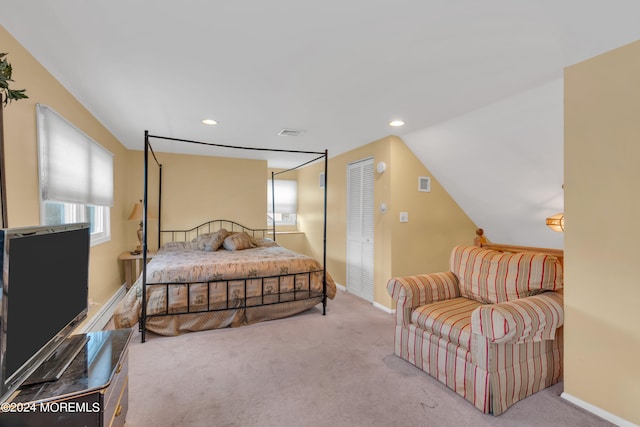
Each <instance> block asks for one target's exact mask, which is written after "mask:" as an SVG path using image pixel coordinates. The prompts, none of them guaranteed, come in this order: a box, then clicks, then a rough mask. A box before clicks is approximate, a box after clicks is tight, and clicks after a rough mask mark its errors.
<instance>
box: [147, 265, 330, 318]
mask: <svg viewBox="0 0 640 427" xmlns="http://www.w3.org/2000/svg"><path fill="white" fill-rule="evenodd" d="M325 274H326V273H325V271H324V270H313V271H307V272H301V273H289V274H282V275H277V276H261V277H257V276H253V277H247V278H238V279H224V280H222V279H221V280H211V281H206V282H190V283H182V282H168V283H147V284H146V285H145V287H146V292H144V294H145V295H146V310H145V316H143V317H141V318H140V323H139V327H140V331H143V330H144V328H145V321H146V319H147V318H151V317H158V316H173V315H180V314H195V313H206V312H217V311H226V310H238V309H246V308H255V307H264V306H271V305H277V304H283V303H291V302H296V301H305V300H317V302H318V303H320V302H322V303H323V314H326V297H327V296H326V277H325Z"/></svg>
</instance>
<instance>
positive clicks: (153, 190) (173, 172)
mask: <svg viewBox="0 0 640 427" xmlns="http://www.w3.org/2000/svg"><path fill="white" fill-rule="evenodd" d="M151 144H153V141H151ZM156 158H157V159H158V162H159V163H160V164H161V165H162V228H163V229H185V228H191V227H195V226H197V225H200V224H202V223H204V222H206V221H210V220H214V219H230V220H233V221H236V222H238V223H240V224H242V225H245V226H248V227H251V228H266V206H267V181H266V179H265V176H266V174H267V162H266V161H265V160H246V159H236V158H227V157H214V156H195V155H187V154H170V153H156ZM129 164H130V169H129V173H128V180H129V182H132V183H137V184H136V185H131V186H129V187H128V188H127V197H128V200H129V202H130V204H131V206H133V203H134V202H135V201H136V200H137V199H141V198H142V197H143V194H144V186H143V178H144V155H143V152H139V151H135V152H130V163H129ZM157 170H158V169H157V167H156V166H155V162H152V160H149V189H148V191H149V212H150V213H151V214H155V215H156V216H157V212H158V210H157V194H158V185H157V183H158V181H157V180H158V172H157ZM148 227H149V230H148V233H149V240H148V242H149V243H148V245H149V249H155V247H156V246H157V238H156V236H157V221H152V220H150V221H149V225H148ZM128 229H129V232H128V234H127V235H128V237H129V240H128V241H129V242H130V244H131V245H134V242H135V240H136V236H135V229H136V225H135V224H130V225H129V226H128Z"/></svg>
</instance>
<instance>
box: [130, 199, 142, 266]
mask: <svg viewBox="0 0 640 427" xmlns="http://www.w3.org/2000/svg"><path fill="white" fill-rule="evenodd" d="M142 212H143V208H142V200H140V201H139V202H136V203H135V204H134V205H133V209H132V210H131V215H129V220H131V221H140V227H139V228H138V231H137V233H138V246H137V247H136V249H135V250H134V251H131V255H137V254H139V253H140V252H142Z"/></svg>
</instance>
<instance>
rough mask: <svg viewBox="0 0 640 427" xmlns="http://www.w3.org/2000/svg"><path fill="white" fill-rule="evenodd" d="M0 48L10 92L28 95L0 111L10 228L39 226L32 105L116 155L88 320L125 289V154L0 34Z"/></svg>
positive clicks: (92, 267) (20, 49)
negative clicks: (9, 69) (107, 232)
mask: <svg viewBox="0 0 640 427" xmlns="http://www.w3.org/2000/svg"><path fill="white" fill-rule="evenodd" d="M0 46H2V52H6V53H8V56H7V59H8V61H9V62H10V63H11V65H12V66H13V79H14V80H15V82H14V83H13V85H12V87H14V88H16V89H23V88H24V89H26V90H27V92H26V93H27V95H28V96H29V98H28V99H24V100H20V101H17V102H12V103H11V104H10V105H9V106H8V107H7V108H6V109H5V110H4V142H5V161H6V180H7V206H8V221H9V224H8V225H9V226H10V227H17V226H28V225H37V224H39V223H40V201H39V196H38V156H37V145H36V111H35V109H36V104H37V103H41V104H46V105H48V106H50V107H51V108H53V109H54V110H56V111H57V112H58V113H59V114H61V115H62V116H63V117H65V118H66V119H67V120H69V121H70V122H72V123H73V124H74V125H76V126H77V127H78V128H80V129H81V130H82V131H84V132H85V133H86V134H87V135H89V136H90V137H91V138H93V139H94V140H95V141H97V142H98V143H100V144H101V145H102V146H104V147H105V148H106V149H108V150H109V151H111V152H112V153H113V154H114V168H115V170H114V176H115V178H114V179H115V181H114V192H115V200H114V206H113V208H112V209H111V241H110V242H108V243H104V244H101V245H98V246H94V247H92V248H91V257H90V262H91V264H90V281H89V298H90V300H91V301H92V304H91V306H90V312H89V316H91V315H92V314H93V313H95V311H96V310H97V309H98V308H99V306H101V305H102V304H103V303H104V302H106V301H107V300H108V299H109V298H111V296H112V295H113V294H114V293H115V292H116V290H117V289H118V287H119V286H120V285H122V283H123V277H122V275H121V270H120V269H119V267H118V255H119V254H120V253H121V252H123V251H124V250H125V249H126V246H125V239H124V233H125V229H124V221H123V220H122V218H124V217H125V215H128V214H129V213H128V212H126V211H127V209H128V208H129V206H127V205H126V204H125V203H124V201H125V197H124V194H125V191H124V189H125V188H126V182H125V173H124V172H125V168H126V157H127V150H125V148H124V147H123V146H122V145H121V144H120V143H119V142H118V141H117V140H116V139H115V138H114V137H113V135H111V134H110V133H109V132H108V131H107V130H106V129H105V128H104V126H102V125H101V124H100V123H99V122H98V121H97V120H96V119H95V117H93V116H92V115H91V113H90V112H89V111H87V110H86V109H85V108H84V107H83V106H82V105H80V103H79V102H78V101H77V100H76V99H75V98H74V97H73V96H72V95H71V94H70V93H69V92H68V91H67V90H66V89H65V88H64V87H63V86H62V85H60V83H58V81H57V80H55V79H54V78H53V76H51V74H49V73H48V72H47V70H45V69H44V68H43V67H42V66H41V65H40V64H39V63H38V62H37V61H36V60H35V59H34V58H33V57H32V56H31V55H30V54H29V53H28V52H27V51H26V50H25V49H24V48H23V47H22V46H21V45H20V44H19V43H18V42H17V41H16V40H15V39H14V38H13V37H12V36H11V35H10V34H9V33H7V32H6V31H5V30H4V28H2V27H0Z"/></svg>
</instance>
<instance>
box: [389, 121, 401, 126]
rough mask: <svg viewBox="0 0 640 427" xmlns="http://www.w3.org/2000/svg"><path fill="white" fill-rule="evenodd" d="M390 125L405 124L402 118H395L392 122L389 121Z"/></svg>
mask: <svg viewBox="0 0 640 427" xmlns="http://www.w3.org/2000/svg"><path fill="white" fill-rule="evenodd" d="M389 126H393V127H398V126H404V122H403V121H402V120H394V121H392V122H389Z"/></svg>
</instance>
